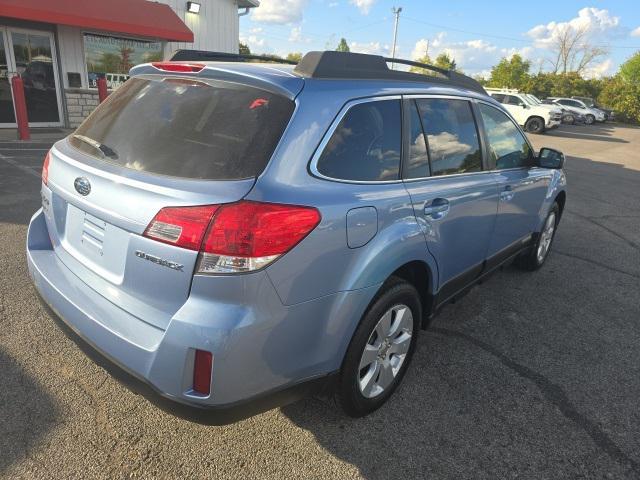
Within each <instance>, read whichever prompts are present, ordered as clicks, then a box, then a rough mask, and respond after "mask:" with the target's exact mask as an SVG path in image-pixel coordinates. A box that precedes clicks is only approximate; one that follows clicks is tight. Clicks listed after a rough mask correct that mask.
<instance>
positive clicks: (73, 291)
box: [27, 210, 377, 424]
mask: <svg viewBox="0 0 640 480" xmlns="http://www.w3.org/2000/svg"><path fill="white" fill-rule="evenodd" d="M27 261H28V267H29V273H30V275H31V278H32V280H33V283H34V285H35V286H36V289H37V291H38V293H39V295H40V297H41V299H42V301H43V303H44V304H45V305H46V306H47V308H48V309H50V310H51V311H52V313H53V314H54V315H53V316H54V319H56V320H57V322H58V324H59V325H61V326H62V327H63V330H64V331H65V332H66V333H67V334H68V335H69V336H70V337H71V338H72V339H73V340H74V341H75V342H76V343H77V344H78V345H79V346H80V347H81V348H82V349H83V350H84V351H85V352H86V353H87V354H88V355H89V356H90V357H91V358H93V359H94V360H95V361H96V363H98V364H100V365H101V366H103V367H104V368H105V369H106V370H107V371H109V372H110V373H112V374H113V375H114V376H115V377H116V378H118V379H120V380H121V381H122V382H123V383H124V384H125V385H127V386H128V387H130V388H131V389H132V390H134V391H136V392H138V393H141V394H143V395H145V397H147V398H148V399H150V400H151V401H152V402H153V403H154V404H156V405H157V406H159V407H160V408H162V409H164V410H167V411H170V412H171V413H173V414H176V415H179V416H182V417H185V418H188V419H190V420H193V421H197V422H199V423H207V424H224V423H230V422H233V421H236V420H238V419H240V418H244V417H246V416H250V415H253V414H255V413H258V412H261V411H264V410H267V409H269V408H273V407H275V406H278V405H282V404H284V403H289V402H291V401H294V400H296V399H298V398H300V397H301V396H303V395H306V394H308V393H310V392H312V391H318V389H322V388H325V387H326V386H327V383H328V382H330V381H331V380H330V379H331V377H332V374H333V372H335V371H337V370H338V369H339V368H340V364H341V362H342V358H343V355H344V351H346V347H347V345H348V341H349V339H350V338H351V334H352V332H353V330H354V329H355V325H356V324H357V319H359V318H360V316H361V314H362V312H363V311H364V309H365V308H366V306H367V304H368V303H369V301H370V299H371V297H372V296H373V295H374V294H375V291H376V290H377V286H375V287H371V288H368V289H362V290H357V291H352V292H340V293H336V294H333V295H327V296H325V297H321V298H318V299H315V300H311V301H308V302H304V303H302V304H297V305H292V306H284V305H283V304H282V302H281V301H280V300H279V297H278V296H277V293H276V292H275V289H274V288H273V286H272V285H271V282H270V280H269V279H268V277H267V276H266V274H264V273H262V274H260V275H258V274H256V275H242V276H237V278H234V279H232V278H230V277H226V278H219V277H218V278H215V277H211V278H198V277H196V278H194V281H193V286H192V291H191V295H190V297H189V299H188V300H187V302H186V303H185V304H184V305H183V307H182V308H181V309H180V310H178V311H177V312H176V313H175V314H174V315H173V317H172V319H171V321H170V323H169V325H168V327H167V329H166V330H162V329H159V328H157V327H156V326H153V325H150V324H148V323H145V322H143V321H142V320H140V319H139V318H137V317H134V316H132V315H130V314H129V313H128V312H126V311H124V310H122V309H121V308H120V307H118V306H117V305H115V304H113V303H111V302H110V301H108V300H107V299H105V298H104V297H102V296H101V295H99V294H98V293H96V292H95V291H94V290H92V289H91V288H90V287H89V286H88V285H87V284H85V283H83V282H82V281H81V280H80V279H79V278H78V277H76V276H75V275H74V274H73V273H72V272H71V271H70V270H69V269H68V268H67V267H66V266H65V265H64V264H63V263H62V262H61V261H60V260H59V259H58V257H57V255H56V253H55V252H54V250H53V248H52V246H51V242H50V240H49V237H48V230H47V227H46V222H45V219H44V215H43V213H42V211H41V210H40V211H38V212H36V214H35V215H34V216H33V218H32V220H31V223H30V225H29V231H28V235H27ZM212 282H213V283H212ZM215 282H218V283H215ZM234 282H240V284H235V283H234ZM212 292H214V294H215V295H219V296H220V295H222V296H224V298H225V299H226V301H224V302H223V301H222V300H220V299H218V300H216V299H215V298H214V299H212V298H211V296H212ZM195 349H203V350H207V351H210V352H212V353H213V375H212V393H211V395H209V396H208V397H202V396H197V395H194V394H193V392H192V391H191V385H192V379H193V357H194V352H195Z"/></svg>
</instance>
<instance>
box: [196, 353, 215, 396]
mask: <svg viewBox="0 0 640 480" xmlns="http://www.w3.org/2000/svg"><path fill="white" fill-rule="evenodd" d="M212 365H213V355H212V353H211V352H207V351H205V350H196V357H195V362H194V365H193V391H194V392H197V393H200V394H201V395H209V393H211V367H212Z"/></svg>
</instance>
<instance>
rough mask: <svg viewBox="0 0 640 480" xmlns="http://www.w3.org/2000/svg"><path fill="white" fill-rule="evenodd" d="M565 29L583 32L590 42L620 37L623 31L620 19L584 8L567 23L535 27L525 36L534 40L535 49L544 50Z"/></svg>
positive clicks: (590, 8)
mask: <svg viewBox="0 0 640 480" xmlns="http://www.w3.org/2000/svg"><path fill="white" fill-rule="evenodd" d="M567 29H570V30H573V31H581V30H585V31H587V35H588V36H589V38H590V39H592V40H593V39H598V38H599V39H603V38H610V37H616V36H620V35H621V34H622V33H623V32H624V31H625V29H624V28H623V27H622V26H621V25H620V17H614V16H612V15H611V14H610V13H609V11H608V10H606V9H598V8H595V7H585V8H583V9H581V10H580V11H579V12H578V16H577V17H575V18H572V19H571V20H569V21H568V22H555V21H554V22H549V23H547V24H546V25H536V26H535V27H533V28H532V29H530V30H529V31H528V32H527V35H528V36H529V37H531V38H532V39H534V41H535V45H536V46H537V47H540V48H545V47H548V46H550V45H552V44H553V43H554V42H555V41H556V40H557V38H558V37H559V36H560V35H561V34H562V33H563V32H565V31H566V30H567ZM627 31H628V30H627Z"/></svg>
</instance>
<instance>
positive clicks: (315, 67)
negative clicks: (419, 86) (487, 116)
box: [293, 51, 487, 95]
mask: <svg viewBox="0 0 640 480" xmlns="http://www.w3.org/2000/svg"><path fill="white" fill-rule="evenodd" d="M388 63H399V64H403V65H410V66H412V67H419V68H423V69H425V70H431V71H433V72H435V73H437V74H439V75H440V76H427V75H424V74H421V73H414V72H405V71H402V70H391V69H390V68H389V67H388V65H387V64H388ZM293 71H294V73H296V74H298V75H300V76H301V77H307V78H344V79H368V80H406V81H412V82H432V83H442V84H444V85H449V86H450V85H455V86H459V87H463V88H467V89H469V90H473V91H475V92H478V93H482V94H484V95H486V94H487V92H486V91H485V90H484V88H483V87H482V85H480V83H478V81H477V80H474V79H473V78H471V77H468V76H466V75H463V74H461V73H458V72H454V71H452V70H445V69H443V68H439V67H435V66H433V65H428V64H426V63H419V62H412V61H411V60H403V59H399V58H385V57H382V56H380V55H367V54H363V53H350V52H349V53H347V52H335V51H324V52H309V53H307V54H306V55H305V56H304V57H302V60H300V62H299V63H298V64H297V66H296V68H294V69H293Z"/></svg>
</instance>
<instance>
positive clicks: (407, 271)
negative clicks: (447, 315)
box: [381, 260, 434, 328]
mask: <svg viewBox="0 0 640 480" xmlns="http://www.w3.org/2000/svg"><path fill="white" fill-rule="evenodd" d="M398 278H400V279H402V280H404V281H406V282H408V283H410V284H411V285H413V286H414V287H415V289H416V290H417V291H418V294H419V295H420V303H421V304H422V326H423V328H424V327H426V326H427V323H428V318H429V316H430V314H431V311H432V307H433V298H434V297H433V293H432V290H431V289H432V287H433V285H434V275H433V272H432V271H431V269H430V268H429V265H427V264H426V263H425V262H423V261H420V260H414V261H411V262H407V263H405V264H404V265H402V266H401V267H399V268H397V269H396V270H394V271H393V273H391V275H389V277H388V278H387V280H386V281H385V282H384V284H387V283H388V282H389V281H392V279H398ZM384 284H383V287H384ZM383 287H381V289H382V288H383Z"/></svg>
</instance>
